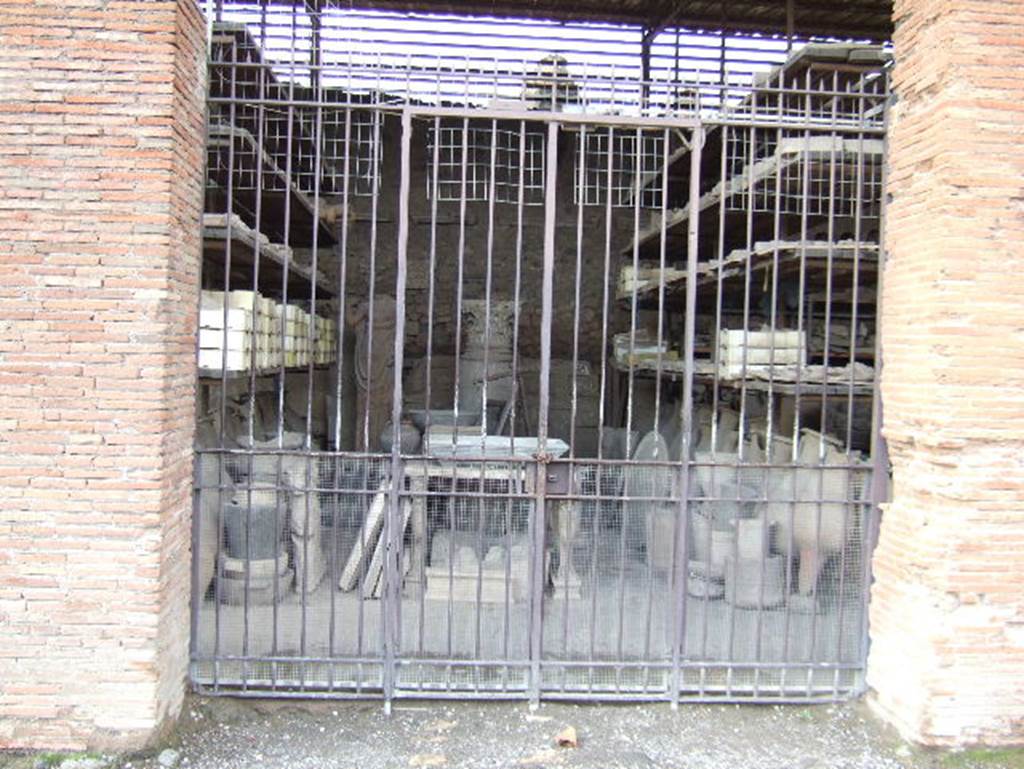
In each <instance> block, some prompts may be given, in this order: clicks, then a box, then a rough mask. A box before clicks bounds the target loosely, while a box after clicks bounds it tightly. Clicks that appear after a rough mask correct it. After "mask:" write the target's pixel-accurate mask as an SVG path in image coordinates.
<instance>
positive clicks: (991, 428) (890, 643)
mask: <svg viewBox="0 0 1024 769" xmlns="http://www.w3.org/2000/svg"><path fill="white" fill-rule="evenodd" d="M895 15H896V24H897V27H896V35H895V45H896V68H895V72H894V82H895V88H896V91H897V94H898V97H899V102H898V106H897V107H896V110H895V113H894V121H893V125H892V132H891V154H890V158H891V173H890V177H889V192H890V194H891V195H892V202H891V205H890V207H889V210H888V225H887V236H886V237H887V242H888V247H889V263H888V266H887V268H886V271H885V276H884V292H883V340H884V361H885V372H884V375H883V379H882V391H883V397H884V402H885V414H886V419H885V434H886V437H887V438H888V441H889V446H890V451H891V454H892V462H893V472H894V489H893V495H892V500H893V501H892V503H891V504H890V505H889V506H888V507H887V508H886V510H885V514H884V519H883V523H882V529H881V535H880V542H879V546H878V549H877V552H876V556H875V574H876V578H877V582H876V584H875V587H874V591H873V595H872V604H871V636H872V648H871V655H870V660H869V676H868V680H869V683H870V685H871V686H872V687H873V688H874V690H875V693H874V695H873V702H874V704H875V706H876V708H877V709H878V710H879V711H881V712H882V713H883V714H884V715H885V716H886V717H887V718H889V719H890V720H892V721H893V722H894V723H896V724H897V725H898V726H899V728H900V729H901V731H902V732H903V733H904V734H905V735H906V736H908V737H911V738H914V739H918V740H920V741H923V742H926V743H931V744H965V743H974V742H981V741H987V742H991V743H999V742H1022V741H1024V587H1022V586H1024V336H1022V329H1024V77H1022V76H1021V72H1022V71H1024V3H1022V2H1020V1H1019V0H1016V1H1014V2H999V1H997V0H980V1H977V0H976V1H973V2H962V1H961V0H897V2H896V7H895Z"/></svg>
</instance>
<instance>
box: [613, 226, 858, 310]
mask: <svg viewBox="0 0 1024 769" xmlns="http://www.w3.org/2000/svg"><path fill="white" fill-rule="evenodd" d="M776 264H777V265H778V269H779V284H780V285H781V284H782V282H783V281H784V280H786V279H787V278H793V279H796V278H798V277H799V274H800V270H801V266H802V267H803V271H804V286H805V288H806V289H813V288H817V287H819V286H824V285H825V283H826V281H827V277H828V273H829V265H830V264H831V274H832V280H833V285H834V286H835V285H836V284H837V283H840V281H848V280H850V279H852V276H853V274H854V271H856V272H857V274H858V283H859V284H860V285H859V288H858V291H857V300H858V304H865V303H871V304H873V303H874V301H875V290H874V288H873V283H874V276H875V274H876V272H877V270H878V245H877V244H876V243H866V242H863V241H861V242H858V241H852V240H844V241H839V242H837V243H832V244H830V243H828V242H827V241H822V240H808V241H799V240H789V241H783V240H780V241H762V242H759V243H755V244H754V248H753V249H751V250H747V249H736V250H735V251H733V252H731V253H730V254H729V255H728V256H727V257H726V258H725V259H722V260H718V259H714V260H711V261H709V262H702V263H700V264H698V265H697V290H698V291H701V289H705V292H702V293H707V291H706V289H715V291H716V292H717V286H718V280H719V276H721V281H722V294H723V297H724V296H725V295H726V294H727V293H731V294H732V295H734V296H735V295H739V296H741V297H742V296H743V294H744V292H745V285H744V284H745V283H746V281H747V275H748V266H749V275H750V295H749V300H750V301H751V302H756V301H757V300H759V299H760V297H761V296H763V295H764V294H765V293H766V291H765V286H764V285H763V281H762V280H761V278H760V276H761V275H763V274H765V273H770V271H771V269H772V268H773V267H774V266H775V265H776ZM646 276H647V277H644V274H643V273H642V274H641V275H640V276H639V278H634V281H637V285H636V287H635V294H636V301H637V305H638V306H643V307H645V308H647V307H657V306H658V301H659V294H660V289H659V277H660V270H659V269H658V268H656V267H654V268H648V270H647V272H646ZM627 281H628V278H624V279H621V280H620V281H619V285H618V287H617V289H616V299H617V300H618V301H619V303H620V304H622V305H625V306H627V307H628V306H630V305H631V304H632V302H633V295H634V287H633V285H632V284H631V283H627ZM685 289H686V273H685V272H684V271H681V270H677V269H674V268H671V269H670V268H666V270H665V286H664V296H665V299H666V301H669V300H672V301H678V300H679V299H680V298H681V297H682V296H683V295H684V294H685ZM770 292H771V287H770V286H769V287H768V291H767V293H769V294H770ZM846 293H847V294H851V295H849V296H846V297H845V302H846V303H849V302H850V301H851V300H852V298H853V297H852V292H851V291H850V290H849V289H846ZM698 298H700V297H698ZM809 298H810V297H806V298H805V301H806V300H807V299H809ZM843 298H844V297H842V296H839V297H837V296H835V291H833V301H835V302H837V303H840V302H841V301H843Z"/></svg>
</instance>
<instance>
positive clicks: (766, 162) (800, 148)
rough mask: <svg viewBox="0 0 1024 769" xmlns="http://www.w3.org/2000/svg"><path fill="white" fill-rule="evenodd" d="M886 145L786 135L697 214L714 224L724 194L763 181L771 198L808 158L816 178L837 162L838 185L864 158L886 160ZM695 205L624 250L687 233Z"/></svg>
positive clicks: (736, 212)
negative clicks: (783, 179) (780, 179)
mask: <svg viewBox="0 0 1024 769" xmlns="http://www.w3.org/2000/svg"><path fill="white" fill-rule="evenodd" d="M883 149H884V145H883V142H882V140H881V139H844V138H842V137H833V136H815V137H812V138H810V139H804V138H800V137H794V138H791V139H786V140H783V142H782V143H781V144H780V145H779V147H778V148H777V149H776V151H775V152H774V153H772V154H771V155H769V156H768V157H766V158H762V159H761V160H758V161H755V162H754V163H752V164H748V165H747V166H745V167H744V169H743V170H742V171H740V172H739V173H738V174H736V175H735V176H732V177H730V178H729V179H726V180H725V181H724V182H719V183H718V184H716V185H715V186H714V187H713V188H712V189H710V190H709V191H708V192H706V193H704V194H703V195H701V196H700V198H699V199H698V200H697V205H696V211H697V215H698V216H700V217H701V218H702V219H707V223H712V222H713V221H715V220H716V219H717V217H718V214H719V207H720V206H719V204H720V203H721V201H722V200H723V198H724V199H725V200H729V199H731V198H735V197H737V196H740V195H744V194H746V193H748V192H750V191H751V190H753V189H755V188H756V187H757V185H758V184H761V183H767V184H768V185H769V186H770V187H771V190H770V192H769V193H768V197H769V198H772V199H774V198H775V187H774V180H775V178H776V176H777V175H779V176H786V174H785V172H786V171H787V169H790V168H792V167H793V166H795V165H797V164H799V163H803V162H807V163H809V164H810V168H809V169H808V170H809V175H810V177H811V178H812V179H814V178H815V177H816V174H815V170H819V171H820V170H821V169H822V168H825V167H829V166H832V167H833V170H834V172H835V181H836V184H841V183H843V180H844V177H848V176H851V175H853V174H855V173H856V171H857V164H858V163H860V162H863V164H864V166H863V167H864V168H866V167H867V166H869V165H878V164H880V163H881V162H882V156H883ZM861 159H863V160H861ZM833 164H834V166H833ZM840 167H844V168H846V169H847V174H845V175H844V174H839V173H838V170H839V168H840ZM862 172H863V171H862ZM865 176H866V173H865ZM786 178H787V181H788V182H792V180H793V177H792V176H787V177H786ZM802 178H803V174H801V175H800V177H799V179H797V181H798V182H802ZM847 182H848V179H847ZM779 191H780V192H781V193H782V194H783V195H786V194H792V193H791V191H790V190H788V189H787V187H786V186H785V185H781V184H780V190H779ZM756 194H757V195H759V196H764V195H765V193H761V192H758V193H756ZM818 194H820V193H816V196H817V195H818ZM690 208H691V206H690V204H689V203H687V204H686V205H685V206H683V207H682V208H679V209H675V210H672V211H668V212H666V219H665V223H664V225H662V223H661V221H660V220H656V221H654V222H652V223H651V225H650V226H649V227H648V228H647V229H645V230H643V231H642V232H640V233H639V235H638V237H637V239H636V241H634V242H631V243H629V244H628V245H627V246H625V247H624V248H623V249H622V253H623V254H624V255H629V254H632V253H633V251H634V249H635V248H636V249H638V250H640V251H641V252H642V251H644V250H646V249H647V248H648V247H649V246H657V245H659V244H660V241H661V233H662V230H663V229H664V231H665V235H666V238H667V239H668V238H675V239H678V238H679V237H681V236H685V231H686V225H687V223H688V222H689V221H690V217H691V215H692V214H691V210H690ZM773 213H774V212H773V211H754V212H753V214H754V215H755V216H761V217H768V218H770V217H771V216H772V215H773ZM725 214H726V216H727V217H729V216H734V217H735V216H740V217H744V218H745V217H746V216H747V215H748V212H747V211H745V210H740V209H738V208H737V209H729V208H728V206H727V207H726V211H725ZM780 214H781V215H783V216H785V217H789V218H792V217H797V218H799V216H800V215H799V214H797V213H794V212H787V211H780ZM827 218H828V217H827V214H814V213H810V212H809V213H808V219H809V220H810V221H812V222H816V221H817V220H819V219H827ZM865 218H867V217H865ZM680 230H682V232H680Z"/></svg>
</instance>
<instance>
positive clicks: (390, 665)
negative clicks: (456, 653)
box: [382, 108, 412, 709]
mask: <svg viewBox="0 0 1024 769" xmlns="http://www.w3.org/2000/svg"><path fill="white" fill-rule="evenodd" d="M411 143H412V114H411V113H410V112H409V109H408V108H406V109H403V110H402V150H401V169H402V175H401V177H400V180H399V186H398V254H397V259H398V263H397V266H396V277H395V347H394V356H395V377H394V388H393V390H392V398H391V488H390V500H389V504H388V515H387V516H386V517H385V520H384V525H385V527H386V530H385V532H384V534H385V540H384V541H385V543H386V549H385V553H386V554H387V557H386V561H385V564H386V568H385V570H384V574H383V579H384V590H383V592H382V594H383V595H384V609H385V615H384V616H385V634H384V703H385V708H388V709H390V707H391V700H392V698H393V697H394V691H395V677H396V674H397V669H396V666H397V653H398V646H399V644H400V641H401V638H400V635H399V632H400V628H399V627H398V604H399V602H400V601H401V584H400V583H401V562H402V547H403V542H402V538H403V534H404V531H403V526H402V512H401V509H400V508H401V505H402V500H401V498H402V496H403V493H404V490H403V478H402V456H401V443H402V441H401V434H402V433H401V419H402V362H403V359H404V353H405V285H406V261H407V259H408V250H409V177H410V170H409V155H410V145H411Z"/></svg>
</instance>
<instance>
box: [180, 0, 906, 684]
mask: <svg viewBox="0 0 1024 769" xmlns="http://www.w3.org/2000/svg"><path fill="white" fill-rule="evenodd" d="M264 13H265V11H264ZM324 13H325V14H326V12H324ZM323 22H324V20H323V19H319V23H320V25H319V26H318V25H314V27H313V30H314V32H315V33H316V34H321V32H322V28H323V26H324V24H323ZM260 29H261V32H260V35H261V36H260V38H259V39H257V38H256V37H254V34H253V32H252V31H251V29H250V28H248V27H246V26H245V25H244V24H236V23H229V22H218V23H216V24H215V25H214V26H213V32H212V37H211V91H210V100H209V101H210V124H209V144H208V184H207V206H206V214H205V215H204V252H205V253H204V278H203V280H204V292H203V306H202V307H201V310H200V316H201V326H202V328H201V330H200V339H199V364H200V385H201V387H200V396H201V397H200V408H199V413H200V421H199V425H198V429H197V434H198V438H197V449H196V455H197V462H196V506H195V523H194V541H193V550H194V558H193V571H194V592H193V625H192V639H193V643H192V666H191V675H192V680H193V682H194V684H195V685H196V686H197V687H198V688H199V689H201V690H202V691H204V692H208V693H232V694H242V695H245V694H250V695H258V696H267V695H273V696H301V697H317V696H328V697H350V696H356V697H367V696H376V697H382V698H384V699H385V701H387V702H390V701H391V700H392V699H393V698H394V697H439V696H440V697H453V696H468V697H473V698H486V697H500V698H524V699H529V700H530V701H531V702H534V703H535V702H537V701H539V700H540V699H542V698H544V699H556V698H574V699H587V700H599V699H629V700H641V699H652V700H669V701H672V702H678V701H680V700H705V699H716V700H721V699H723V698H724V699H729V700H743V701H772V702H784V701H813V700H822V699H824V700H831V699H837V698H842V697H845V696H849V695H850V694H854V693H857V692H859V691H860V690H861V687H862V681H863V676H862V673H863V666H864V659H865V655H866V644H867V618H866V601H867V594H868V587H869V584H870V564H869V556H870V552H871V547H872V544H873V530H874V525H875V517H876V515H877V513H876V511H877V503H878V501H879V500H880V496H879V495H880V494H881V491H880V490H879V489H881V485H880V484H878V483H876V484H872V475H873V474H874V476H875V478H876V480H877V479H878V478H879V477H883V476H884V474H885V468H884V465H883V464H881V463H882V462H884V459H883V453H884V452H883V450H882V447H881V446H880V445H879V443H878V437H877V422H878V417H877V414H876V408H875V404H876V402H877V398H876V397H875V392H876V384H875V381H876V377H875V367H874V364H875V362H876V361H877V357H876V352H877V333H876V331H875V322H874V307H875V303H876V298H877V288H878V275H879V266H880V260H881V253H880V250H879V246H878V244H879V242H880V232H881V222H882V216H881V215H882V210H881V208H882V197H881V189H882V186H883V184H882V182H883V180H882V171H883V163H882V160H883V157H884V151H883V150H884V146H883V140H884V129H885V123H884V121H885V105H886V99H887V85H886V79H885V76H884V71H882V69H881V65H882V64H883V63H884V58H885V57H884V53H882V52H877V51H876V54H877V55H876V56H875V57H874V58H871V57H870V56H867V55H866V54H865V53H864V52H863V51H864V49H863V47H857V46H849V47H848V51H847V57H846V59H844V60H843V61H842V66H839V65H838V64H837V63H836V59H837V56H838V53H837V50H838V49H835V48H832V49H829V50H828V51H827V52H825V53H827V55H825V53H822V52H820V51H819V54H820V55H819V56H817V57H816V56H815V55H814V54H813V52H810V53H807V54H806V56H805V58H806V61H804V62H803V63H801V62H800V60H799V58H797V59H796V60H795V63H793V60H790V61H789V62H787V63H786V64H785V66H783V67H782V68H781V69H778V70H775V71H774V72H775V74H773V75H770V76H762V77H760V78H758V79H748V80H746V81H744V82H743V83H742V84H740V85H729V86H727V85H726V84H725V83H724V82H719V83H716V84H713V85H708V84H707V83H706V82H703V81H699V80H698V81H696V82H692V83H686V81H685V79H683V78H681V77H680V76H679V72H678V70H677V71H676V72H675V73H674V75H673V76H672V77H667V78H666V79H665V80H664V82H661V81H657V80H647V81H638V80H636V81H630V82H628V83H626V84H623V83H622V82H621V81H620V79H619V78H617V77H615V76H614V73H613V74H612V75H610V76H608V75H601V74H598V75H591V76H588V77H584V78H575V79H574V78H573V77H571V75H570V73H569V71H568V69H567V68H564V67H563V65H562V63H561V62H558V61H554V60H551V61H547V60H546V63H544V64H543V66H541V67H540V69H539V70H537V71H535V72H533V73H532V74H530V75H529V76H527V77H522V76H515V77H513V76H509V75H507V74H500V73H498V70H497V69H495V71H494V72H486V73H484V74H483V75H481V74H480V72H479V71H478V70H468V69H467V70H463V71H460V72H451V71H449V70H445V69H444V68H443V67H438V68H436V70H425V69H424V68H422V67H419V68H415V67H411V66H404V67H396V66H394V65H387V66H384V65H381V63H380V62H379V61H378V62H376V63H375V64H374V65H367V66H360V65H358V64H353V63H352V62H351V61H349V62H347V63H345V65H344V66H342V65H337V66H335V67H334V68H331V67H330V66H328V64H326V63H324V62H323V61H321V60H320V59H319V58H317V57H313V58H311V59H310V61H309V62H308V63H301V64H299V63H296V61H295V60H294V57H293V60H292V61H290V62H289V63H288V64H287V65H284V64H282V63H281V62H280V61H278V62H273V61H271V60H270V58H269V55H266V54H265V53H264V52H265V51H269V50H271V49H273V46H274V43H273V36H272V35H269V36H268V34H267V27H266V25H265V24H264V25H263V26H262V27H261V28H260ZM290 34H291V46H292V50H294V47H295V40H296V30H295V23H294V16H293V17H292V26H291V31H290ZM808 50H810V49H808ZM872 50H873V49H872ZM850 51H860V53H859V54H858V56H850V55H849V52H850ZM471 72H472V73H473V74H471ZM329 76H330V77H331V78H333V80H330V79H329ZM402 77H405V78H406V83H405V84H404V86H403V84H402ZM423 77H428V78H430V79H431V82H433V83H434V84H435V85H436V93H435V94H434V96H433V98H422V97H420V96H417V95H416V92H415V91H414V89H413V88H412V87H411V86H410V85H409V82H411V80H412V79H414V78H423ZM346 78H347V80H346ZM474 78H476V79H477V80H479V79H481V78H483V79H490V80H493V92H494V95H495V96H499V95H500V94H502V93H505V91H507V89H508V88H511V87H515V88H516V89H517V90H516V91H515V93H516V94H517V98H516V99H515V100H513V101H514V102H515V103H508V100H502V99H499V98H494V99H492V100H491V102H490V103H489V104H486V105H474V104H472V102H473V99H472V98H471V93H472V92H475V91H478V90H479V88H480V85H479V82H477V80H474ZM331 82H333V83H335V84H334V85H330V83H331ZM374 82H375V83H376V88H369V89H367V88H366V87H365V86H366V84H367V83H371V84H373V83H374ZM382 82H386V83H388V84H389V87H390V88H391V89H393V90H392V92H390V93H389V92H387V91H386V90H385V89H383V88H382V87H381V83H382ZM684 84H685V87H684ZM403 88H404V89H405V90H403ZM460 89H463V90H464V93H463V97H464V98H462V99H461V100H459V99H457V98H454V95H457V94H458V92H459V90H460ZM503 89H504V90H503ZM615 113H618V114H615ZM876 487H877V488H876ZM873 490H874V491H873Z"/></svg>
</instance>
